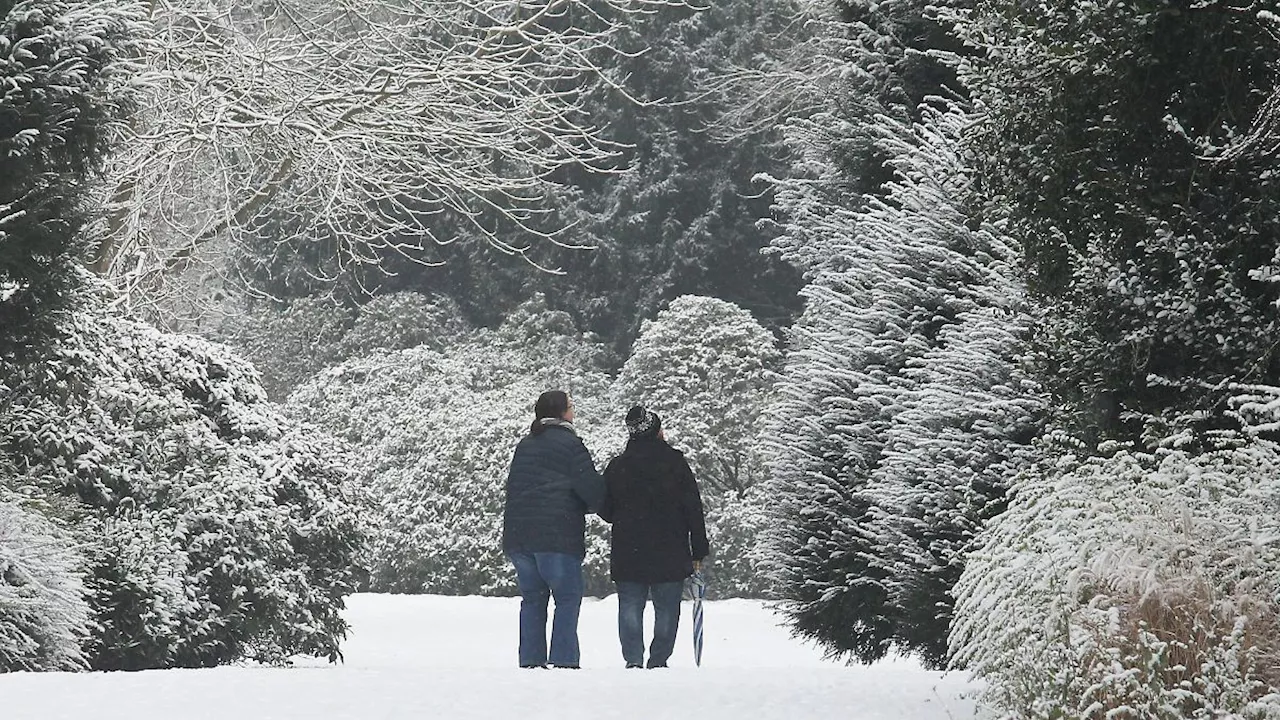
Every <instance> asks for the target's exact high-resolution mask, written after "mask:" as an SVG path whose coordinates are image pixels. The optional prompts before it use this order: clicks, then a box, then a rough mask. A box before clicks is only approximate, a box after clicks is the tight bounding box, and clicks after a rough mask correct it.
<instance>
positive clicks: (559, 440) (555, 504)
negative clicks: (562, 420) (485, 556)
mask: <svg viewBox="0 0 1280 720" xmlns="http://www.w3.org/2000/svg"><path fill="white" fill-rule="evenodd" d="M603 499H604V479H603V478H601V477H600V473H598V472H596V466H595V463H593V462H592V461H591V454H590V453H589V452H587V446H586V445H583V444H582V440H580V439H579V438H578V436H577V435H576V434H574V432H573V431H572V430H570V429H569V428H566V427H560V426H557V425H548V426H547V427H546V429H544V430H543V431H542V432H541V433H539V434H537V435H534V434H529V435H526V436H525V437H524V438H523V439H521V440H520V443H519V444H518V445H516V452H515V456H514V457H512V459H511V470H510V471H509V472H508V473H507V492H506V506H505V507H504V509H503V513H502V549H503V551H504V552H558V553H568V554H570V555H577V556H578V557H584V556H585V555H586V554H587V550H586V545H585V543H584V542H583V539H582V536H583V533H584V532H585V530H586V514H587V513H588V512H595V511H596V510H598V509H599V507H600V503H601V502H602V501H603Z"/></svg>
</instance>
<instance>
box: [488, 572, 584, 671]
mask: <svg viewBox="0 0 1280 720" xmlns="http://www.w3.org/2000/svg"><path fill="white" fill-rule="evenodd" d="M507 557H509V558H511V564H512V565H515V566H516V585H517V586H519V588H520V665H521V666H522V667H524V666H529V665H546V664H547V661H548V660H550V662H551V664H552V665H558V666H561V667H577V666H578V664H579V654H578V611H579V610H580V609H581V608H582V558H580V557H578V556H577V555H569V554H568V553H507ZM551 597H554V598H555V600H556V614H555V618H554V619H553V620H552V621H551V654H550V655H549V656H548V654H547V599H548V598H551Z"/></svg>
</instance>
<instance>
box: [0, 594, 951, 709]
mask: <svg viewBox="0 0 1280 720" xmlns="http://www.w3.org/2000/svg"><path fill="white" fill-rule="evenodd" d="M518 608H519V600H517V599H511V598H475V597H467V598H450V597H438V596H408V595H399V596H393V595H356V596H353V597H352V598H350V600H349V609H348V611H347V618H348V620H349V621H350V622H351V625H352V632H351V637H350V638H349V640H348V641H347V643H346V644H345V646H344V652H345V654H346V662H345V663H344V664H341V665H328V664H326V663H324V662H323V661H317V660H313V659H300V660H299V662H298V667H295V668H289V669H275V668H261V667H229V668H218V669H213V670H165V671H149V672H140V673H80V674H68V673H43V674H37V673H16V674H11V675H7V676H0V698H3V701H0V707H3V712H0V716H3V717H4V718H5V720H188V719H189V720H205V719H208V720H232V719H237V720H238V719H241V718H244V719H246V720H249V719H252V720H322V719H326V720H327V719H330V718H335V719H336V718H342V719H347V718H350V719H351V720H356V719H359V720H400V719H403V720H410V719H411V718H412V719H413V720H425V719H428V718H431V719H435V718H440V719H446V718H447V719H453V718H459V719H464V720H466V719H470V718H509V717H510V718H520V719H521V720H543V719H546V720H553V719H554V720H571V719H575V718H582V719H584V720H585V719H588V718H589V719H590V720H608V719H610V718H645V719H647V718H671V717H687V718H697V719H698V720H719V719H721V718H723V719H725V720H728V719H730V718H732V719H734V720H737V719H738V718H779V719H783V718H785V719H787V720H799V719H802V718H824V719H826V718H842V719H844V720H889V719H890V718H892V719H894V720H935V719H936V720H959V719H960V718H969V717H972V716H973V713H974V711H973V700H972V696H973V695H974V694H975V692H974V691H975V687H974V686H973V685H972V684H971V683H969V682H968V680H967V678H965V677H964V676H963V675H961V674H958V673H950V674H943V673H938V672H930V671H927V670H923V669H921V668H920V667H919V666H918V665H917V664H916V663H914V662H913V661H910V660H905V659H900V658H898V659H892V660H888V661H885V662H882V663H878V664H876V665H873V666H870V667H863V666H845V665H843V664H840V663H832V662H829V661H825V660H823V658H822V654H821V652H820V651H819V650H817V649H816V648H814V647H812V646H809V645H806V644H803V643H800V642H797V641H795V640H792V639H791V638H789V637H788V634H787V631H786V629H785V628H783V627H780V626H779V624H778V618H777V617H776V616H775V615H773V614H772V613H771V612H770V611H769V610H768V609H766V608H765V607H764V606H763V605H762V604H761V603H759V602H754V601H746V600H726V601H720V602H710V603H707V607H706V628H707V630H706V650H705V654H704V656H703V665H702V667H701V668H698V667H694V665H693V659H692V656H693V654H692V649H691V646H692V643H691V641H690V639H689V625H690V622H689V618H690V615H689V608H688V604H687V603H686V607H685V613H684V617H683V618H682V622H681V627H680V638H679V643H678V645H677V648H676V655H675V656H674V657H673V658H672V663H671V664H672V667H671V668H670V669H668V670H653V671H648V670H624V669H623V668H622V658H621V654H620V652H619V650H618V647H617V631H616V612H617V605H616V603H615V599H614V597H609V598H605V599H604V600H593V599H588V600H587V601H586V602H585V603H584V604H583V608H582V618H581V623H580V633H579V634H580V637H581V642H582V663H583V668H584V669H582V670H579V671H568V670H521V669H519V668H517V667H515V665H516V650H515V644H516V623H517V613H518ZM647 626H648V627H649V628H652V617H650V618H649V619H648V621H647Z"/></svg>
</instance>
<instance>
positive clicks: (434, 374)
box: [288, 313, 623, 594]
mask: <svg viewBox="0 0 1280 720" xmlns="http://www.w3.org/2000/svg"><path fill="white" fill-rule="evenodd" d="M538 318H541V316H540V315H538V314H537V313H534V314H533V315H532V316H530V317H525V318H523V319H521V320H520V321H518V322H516V323H508V324H507V325H505V326H504V327H502V328H500V329H499V330H497V331H485V332H482V333H479V334H478V335H476V336H475V338H474V339H473V340H472V341H470V342H461V343H458V344H455V345H452V346H451V347H449V348H448V349H447V350H444V351H440V350H435V349H432V348H430V347H427V346H420V347H416V348H411V349H408V350H401V351H397V352H380V353H375V354H372V355H369V356H367V357H364V358H359V359H355V360H350V361H348V362H346V363H343V364H341V365H339V366H337V367H334V368H331V369H329V370H326V371H325V372H323V373H321V374H320V375H318V376H317V377H316V378H314V379H313V380H311V381H310V382H308V383H307V384H306V385H304V386H303V387H301V388H299V389H298V391H297V392H296V393H294V394H293V395H292V396H291V397H290V399H289V403H288V410H289V412H290V413H292V414H294V415H295V416H297V417H306V418H308V419H311V420H313V421H315V422H318V423H319V424H321V425H322V426H324V427H326V428H327V429H329V430H330V431H332V432H333V433H334V434H335V435H338V436H339V437H341V438H343V439H344V440H346V441H348V442H349V443H351V444H352V445H353V446H356V447H359V448H361V453H360V455H359V458H358V459H359V469H360V473H361V476H362V478H363V481H364V482H365V483H366V485H367V487H368V488H369V489H370V491H371V493H372V495H373V497H374V498H376V500H377V502H378V509H377V530H376V532H375V542H374V545H373V559H372V577H371V582H372V585H373V589H374V590H376V591H382V592H431V593H446V594H471V593H479V594H512V593H513V592H514V591H515V578H514V574H513V571H512V570H511V568H510V566H509V563H508V562H507V561H506V559H505V557H503V554H502V547H501V529H502V504H503V488H504V483H505V481H506V475H507V469H508V466H509V465H510V462H511V454H512V452H513V451H514V449H515V445H516V443H517V442H518V441H519V439H520V438H521V437H522V436H523V435H524V434H525V433H526V432H528V427H529V423H530V421H531V420H532V418H533V403H534V401H535V400H536V399H537V397H538V395H539V394H540V393H541V392H543V391H545V390H548V389H552V388H560V389H564V390H566V391H568V392H569V393H570V394H571V395H573V397H574V401H575V404H576V406H577V409H578V420H577V421H576V423H575V424H576V425H577V428H578V431H579V433H580V434H581V435H582V437H583V439H584V441H585V442H586V443H587V446H588V448H590V449H591V451H592V454H593V457H594V458H595V460H596V462H597V464H598V465H603V462H604V458H605V457H607V455H608V454H609V453H612V452H615V451H616V449H617V447H619V446H620V444H621V434H622V432H623V431H622V426H621V423H617V424H616V427H614V426H611V425H608V424H606V425H603V426H602V425H601V422H602V421H604V422H606V423H608V420H609V417H608V413H607V411H606V410H605V403H606V402H607V399H608V392H607V389H608V377H607V376H606V375H604V373H602V372H601V371H599V370H596V369H595V368H594V366H593V364H592V362H591V359H592V358H593V357H595V356H596V353H597V352H598V351H599V350H598V348H594V346H593V345H592V344H591V343H589V342H586V341H584V340H583V339H582V338H581V337H580V336H578V335H576V333H574V334H560V333H561V332H565V333H573V330H572V326H571V325H569V326H561V325H559V324H557V323H551V324H548V323H547V322H545V321H542V322H539V323H536V324H535V323H533V322H531V321H532V320H534V319H538ZM543 320H545V319H543ZM552 320H555V318H552ZM591 527H592V528H593V530H592V537H591V538H589V541H588V548H589V555H588V558H587V569H588V590H589V591H593V592H600V591H601V590H604V589H607V585H606V581H607V577H608V575H607V570H608V565H607V546H605V545H603V544H602V538H601V528H600V526H599V524H598V523H592V525H591ZM602 549H603V552H604V555H603V560H602V555H601V553H602ZM602 572H603V575H601V573H602Z"/></svg>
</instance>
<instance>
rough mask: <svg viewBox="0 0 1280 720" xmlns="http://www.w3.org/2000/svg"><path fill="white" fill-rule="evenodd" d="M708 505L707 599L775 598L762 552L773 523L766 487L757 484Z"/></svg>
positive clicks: (712, 500)
mask: <svg viewBox="0 0 1280 720" xmlns="http://www.w3.org/2000/svg"><path fill="white" fill-rule="evenodd" d="M705 504H706V505H707V508H706V512H707V535H708V536H710V538H711V552H712V557H711V562H710V563H709V564H708V566H707V569H706V578H707V596H708V597H711V598H713V599H715V598H725V597H747V598H767V597H772V596H773V593H772V588H771V587H770V584H769V578H768V575H767V573H766V572H765V568H764V566H763V564H762V560H763V557H762V555H761V553H760V540H761V538H762V537H764V534H765V530H766V529H767V526H768V523H769V516H768V513H767V512H766V510H767V505H768V495H767V494H766V493H765V492H764V489H763V487H762V486H761V485H754V486H752V487H750V488H748V489H747V490H746V492H745V493H743V494H742V495H736V494H731V495H725V496H720V497H711V498H709V502H707V503H705Z"/></svg>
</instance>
